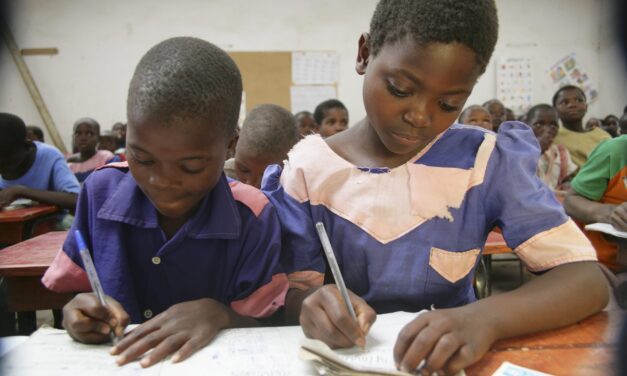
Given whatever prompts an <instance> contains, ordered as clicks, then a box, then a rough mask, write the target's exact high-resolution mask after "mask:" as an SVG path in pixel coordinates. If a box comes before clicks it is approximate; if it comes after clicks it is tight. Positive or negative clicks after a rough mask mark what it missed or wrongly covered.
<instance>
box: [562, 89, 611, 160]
mask: <svg viewBox="0 0 627 376" xmlns="http://www.w3.org/2000/svg"><path fill="white" fill-rule="evenodd" d="M553 107H555V109H556V110H557V115H558V116H559V118H560V120H561V121H562V126H561V127H560V129H559V131H558V132H557V136H556V137H555V143H556V144H557V145H563V146H564V147H566V149H568V152H570V156H571V158H572V159H573V162H575V164H576V165H577V167H581V166H582V165H583V164H584V163H585V162H586V159H588V155H589V154H590V152H592V150H593V149H594V148H595V147H596V146H597V145H598V144H599V143H600V142H601V141H603V140H608V139H610V138H611V136H610V135H609V134H608V133H607V132H606V131H604V130H602V129H601V128H592V130H585V129H584V127H583V117H584V116H585V115H586V111H587V110H588V105H587V103H586V94H585V93H584V92H583V90H581V89H580V88H579V87H577V86H573V85H566V86H563V87H561V88H559V89H557V91H556V92H555V94H554V95H553Z"/></svg>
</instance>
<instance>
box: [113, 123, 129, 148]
mask: <svg viewBox="0 0 627 376" xmlns="http://www.w3.org/2000/svg"><path fill="white" fill-rule="evenodd" d="M111 130H112V131H113V133H115V136H116V138H117V140H118V149H124V148H125V147H126V124H124V123H120V122H117V123H115V124H113V127H111Z"/></svg>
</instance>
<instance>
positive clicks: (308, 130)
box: [294, 111, 318, 139]
mask: <svg viewBox="0 0 627 376" xmlns="http://www.w3.org/2000/svg"><path fill="white" fill-rule="evenodd" d="M294 118H295V119H296V125H297V126H298V132H299V133H300V138H301V139H303V138H305V137H306V136H309V135H310V134H316V133H318V124H317V123H316V119H314V117H313V114H312V113H311V112H309V111H301V112H298V113H296V115H294Z"/></svg>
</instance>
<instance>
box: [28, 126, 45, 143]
mask: <svg viewBox="0 0 627 376" xmlns="http://www.w3.org/2000/svg"><path fill="white" fill-rule="evenodd" d="M28 132H33V134H34V135H35V137H37V138H38V139H39V140H41V142H43V141H44V131H43V130H42V129H41V128H39V127H38V126H36V125H27V126H26V133H28Z"/></svg>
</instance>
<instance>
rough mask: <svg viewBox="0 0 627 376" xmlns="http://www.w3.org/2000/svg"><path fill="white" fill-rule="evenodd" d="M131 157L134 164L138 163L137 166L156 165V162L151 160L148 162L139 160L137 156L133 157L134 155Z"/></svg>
mask: <svg viewBox="0 0 627 376" xmlns="http://www.w3.org/2000/svg"><path fill="white" fill-rule="evenodd" d="M130 157H131V160H132V161H133V162H135V163H137V164H140V165H142V166H150V165H153V164H154V163H155V162H154V161H151V160H149V159H147V160H141V159H139V158H137V157H136V156H135V155H133V154H130Z"/></svg>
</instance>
